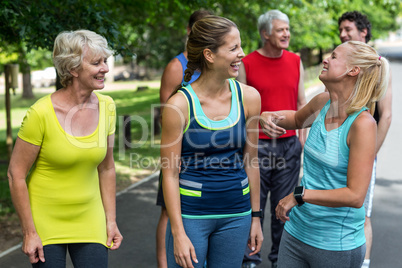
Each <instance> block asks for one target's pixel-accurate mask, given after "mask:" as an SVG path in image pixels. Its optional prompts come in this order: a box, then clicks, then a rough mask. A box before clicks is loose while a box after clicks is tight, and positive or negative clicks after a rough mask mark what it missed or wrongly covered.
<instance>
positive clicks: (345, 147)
mask: <svg viewBox="0 0 402 268" xmlns="http://www.w3.org/2000/svg"><path fill="white" fill-rule="evenodd" d="M366 110H368V108H367V107H363V108H361V109H360V111H357V112H354V113H353V114H351V115H349V116H348V118H346V120H345V122H343V124H342V126H341V127H342V130H341V137H340V143H341V144H340V146H341V150H342V153H343V154H347V155H349V146H348V144H347V137H348V134H349V130H350V127H351V126H352V124H353V122H354V121H355V120H356V118H357V117H358V116H359V115H360V114H361V113H362V112H363V111H366Z"/></svg>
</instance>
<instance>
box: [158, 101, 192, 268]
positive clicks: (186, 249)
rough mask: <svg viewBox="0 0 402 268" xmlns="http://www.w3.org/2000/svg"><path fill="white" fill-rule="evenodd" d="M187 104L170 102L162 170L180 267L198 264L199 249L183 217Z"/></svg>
mask: <svg viewBox="0 0 402 268" xmlns="http://www.w3.org/2000/svg"><path fill="white" fill-rule="evenodd" d="M187 110H188V108H187V101H186V99H185V97H184V96H183V95H182V94H181V93H177V94H175V95H174V96H172V98H170V99H169V100H168V103H167V105H166V106H165V108H164V109H163V116H162V126H163V127H162V140H161V166H162V174H163V180H162V187H163V195H164V199H165V204H166V209H167V213H168V216H169V220H170V225H171V231H172V235H173V242H174V255H175V260H176V262H177V264H178V265H180V266H183V267H189V268H190V267H191V268H192V267H193V265H192V260H193V261H194V262H196V263H197V262H198V261H197V256H196V254H195V249H194V246H193V244H192V243H191V241H190V239H189V238H188V237H187V235H186V232H185V230H184V226H183V221H182V217H181V206H180V191H179V169H180V157H181V143H182V137H183V129H184V127H185V122H186V121H187V120H188V118H187V117H188V116H187Z"/></svg>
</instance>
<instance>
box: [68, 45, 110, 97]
mask: <svg viewBox="0 0 402 268" xmlns="http://www.w3.org/2000/svg"><path fill="white" fill-rule="evenodd" d="M107 72H109V66H108V65H107V58H106V57H104V56H99V55H98V56H93V55H91V53H88V52H87V51H84V58H83V59H82V64H81V68H80V70H78V71H77V72H74V73H72V74H73V75H74V77H75V78H76V79H77V81H78V82H79V83H80V84H81V86H82V87H83V88H89V89H91V90H95V89H103V88H104V87H105V83H104V82H105V75H106V73H107Z"/></svg>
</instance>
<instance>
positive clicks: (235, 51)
mask: <svg viewBox="0 0 402 268" xmlns="http://www.w3.org/2000/svg"><path fill="white" fill-rule="evenodd" d="M244 56H245V55H244V52H243V49H242V48H241V39H240V32H239V30H238V29H237V28H235V27H232V29H231V30H230V32H229V33H228V34H227V35H226V36H225V38H224V44H223V45H222V46H220V47H219V48H218V50H217V52H216V53H214V69H215V70H216V71H219V70H220V71H222V73H223V74H224V75H225V76H228V77H229V78H231V77H237V76H238V75H239V66H240V64H241V59H242V58H244Z"/></svg>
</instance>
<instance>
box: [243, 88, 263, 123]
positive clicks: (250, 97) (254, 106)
mask: <svg viewBox="0 0 402 268" xmlns="http://www.w3.org/2000/svg"><path fill="white" fill-rule="evenodd" d="M240 87H241V89H242V91H243V92H242V93H243V94H242V95H243V104H244V109H245V112H246V117H247V118H248V117H250V116H255V115H260V113H261V96H260V93H259V92H258V91H257V90H256V89H255V88H254V87H251V86H248V85H246V84H243V83H240Z"/></svg>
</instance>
